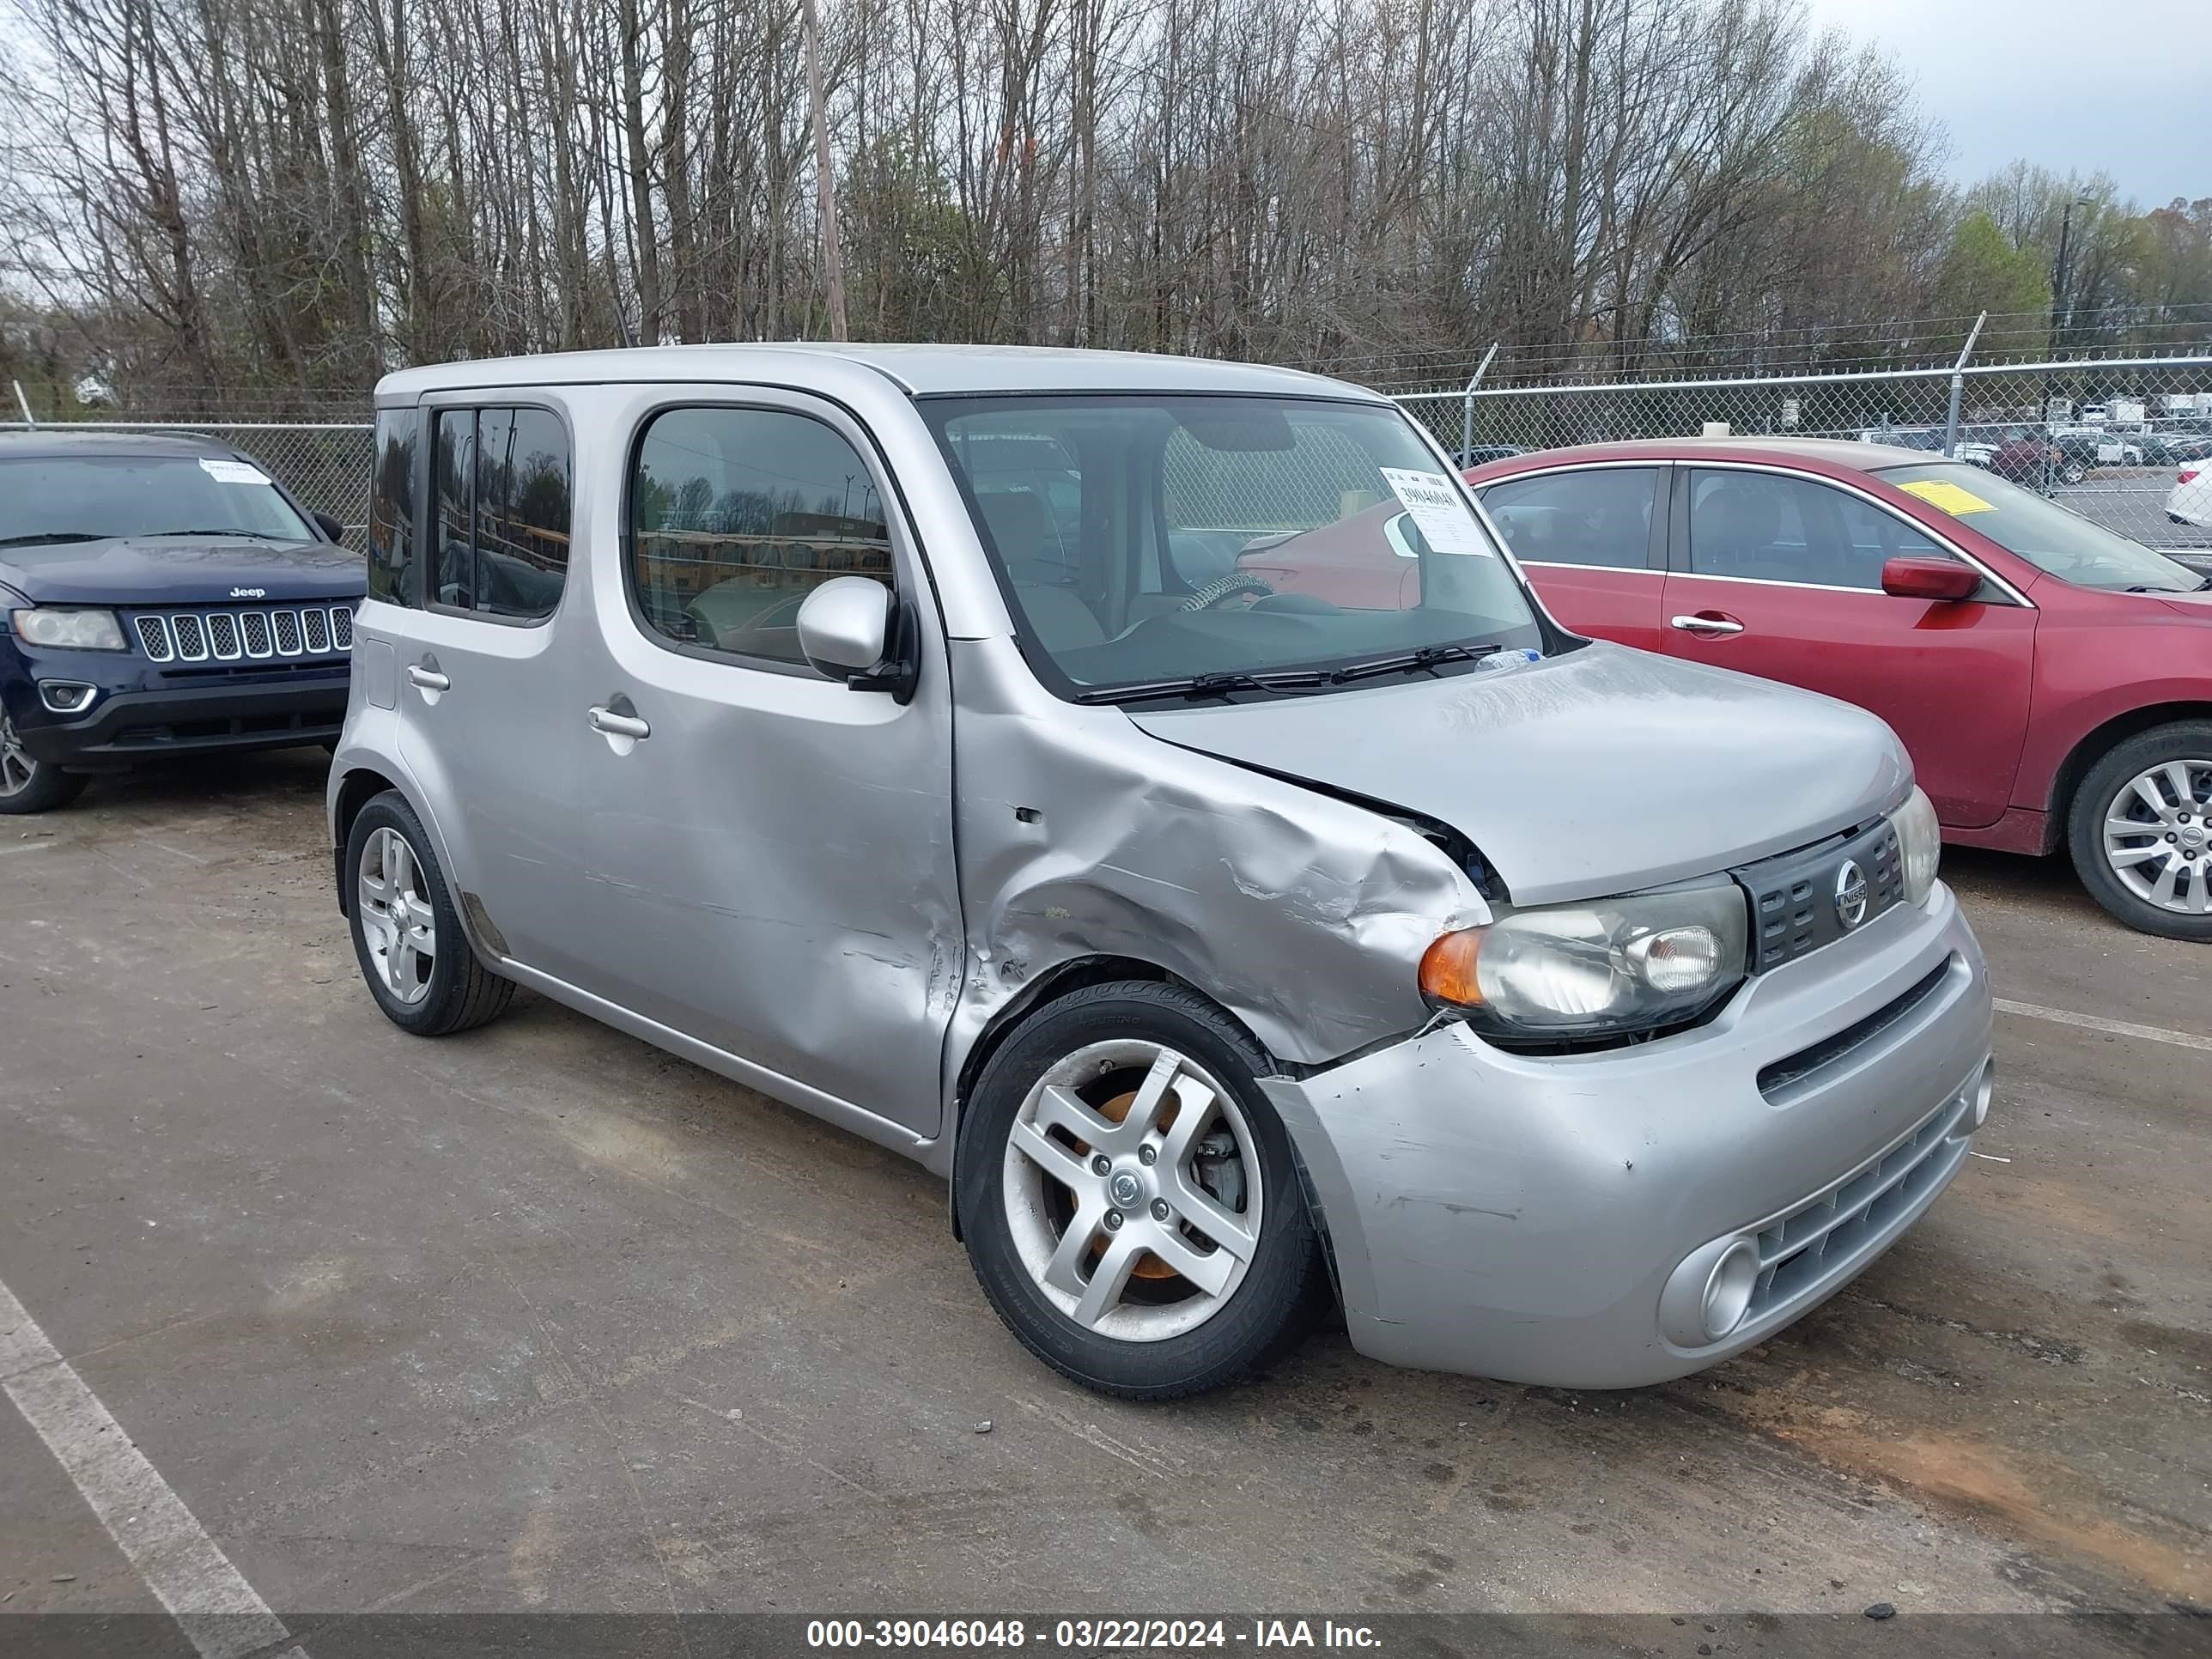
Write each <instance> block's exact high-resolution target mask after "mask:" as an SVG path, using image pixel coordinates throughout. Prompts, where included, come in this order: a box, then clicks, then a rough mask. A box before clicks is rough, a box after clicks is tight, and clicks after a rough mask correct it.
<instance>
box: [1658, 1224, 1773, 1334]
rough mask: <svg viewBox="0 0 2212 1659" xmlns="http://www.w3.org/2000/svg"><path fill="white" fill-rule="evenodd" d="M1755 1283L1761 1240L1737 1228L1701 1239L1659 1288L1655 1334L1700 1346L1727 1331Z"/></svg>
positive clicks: (1738, 1320)
mask: <svg viewBox="0 0 2212 1659" xmlns="http://www.w3.org/2000/svg"><path fill="white" fill-rule="evenodd" d="M1758 1288H1759V1243H1758V1241H1757V1240H1756V1239H1754V1238H1753V1237H1751V1235H1749V1234H1748V1233H1736V1234H1733V1235H1731V1236H1730V1237H1726V1238H1717V1239H1715V1240H1713V1241H1712V1243H1710V1244H1704V1245H1700V1246H1699V1248H1698V1249H1694V1250H1692V1251H1691V1252H1690V1254H1689V1255H1686V1256H1685V1257H1683V1258H1682V1260H1681V1261H1680V1263H1679V1264H1678V1265H1677V1266H1676V1267H1675V1268H1674V1272H1673V1273H1669V1274H1668V1275H1667V1284H1666V1287H1665V1288H1664V1289H1663V1290H1662V1291H1660V1293H1659V1334H1660V1335H1662V1337H1664V1338H1665V1339H1666V1340H1668V1342H1670V1343H1672V1344H1674V1346H1676V1347H1678V1348H1690V1349H1695V1348H1703V1347H1708V1346H1711V1345H1712V1344H1713V1343H1716V1342H1718V1341H1719V1340H1721V1339H1722V1338H1723V1337H1726V1336H1729V1335H1731V1334H1734V1333H1735V1329H1736V1328H1737V1327H1739V1326H1741V1324H1742V1323H1743V1322H1744V1317H1745V1316H1746V1315H1747V1314H1748V1313H1749V1312H1750V1311H1751V1297H1752V1292H1753V1291H1755V1290H1757V1289H1758Z"/></svg>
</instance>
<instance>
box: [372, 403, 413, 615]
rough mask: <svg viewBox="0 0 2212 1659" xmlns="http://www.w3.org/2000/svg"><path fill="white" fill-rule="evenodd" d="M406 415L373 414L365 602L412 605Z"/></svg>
mask: <svg viewBox="0 0 2212 1659" xmlns="http://www.w3.org/2000/svg"><path fill="white" fill-rule="evenodd" d="M421 424H422V422H421V421H420V420H419V419H418V418H417V416H416V413H415V411H414V410H411V409H382V410H378V411H377V414H376V437H375V451H376V459H375V476H374V477H373V478H371V479H370V481H369V496H368V597H369V598H370V599H381V600H383V601H384V602H385V603H386V604H387V605H415V604H418V603H419V601H418V600H417V599H416V596H415V579H414V574H413V572H414V568H415V483H416V477H417V474H416V455H415V443H416V438H415V435H416V429H417V428H419V427H420V426H421Z"/></svg>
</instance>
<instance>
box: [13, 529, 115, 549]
mask: <svg viewBox="0 0 2212 1659" xmlns="http://www.w3.org/2000/svg"><path fill="white" fill-rule="evenodd" d="M106 539H107V538H106V537H105V536H95V535H94V534H93V533H92V532H89V531H86V530H34V531H33V532H31V533H30V534H29V535H27V536H0V547H27V546H29V545H30V544H33V542H47V543H54V542H104V541H106Z"/></svg>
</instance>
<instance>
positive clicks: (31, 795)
mask: <svg viewBox="0 0 2212 1659" xmlns="http://www.w3.org/2000/svg"><path fill="white" fill-rule="evenodd" d="M84 786H85V778H84V775H83V774H82V773H81V772H64V771H63V770H62V769H61V768H60V767H58V766H57V765H55V764H54V763H52V761H42V760H34V759H33V758H32V756H31V751H30V750H27V749H26V748H24V747H23V742H22V739H21V738H19V737H17V736H16V735H15V721H13V720H9V718H8V712H7V710H5V709H0V812H8V813H31V812H51V811H53V810H54V808H56V807H57V806H67V805H69V804H70V802H71V801H73V800H75V799H76V798H77V797H78V796H79V795H81V794H82V793H84Z"/></svg>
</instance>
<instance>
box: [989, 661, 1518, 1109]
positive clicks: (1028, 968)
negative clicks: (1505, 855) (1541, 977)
mask: <svg viewBox="0 0 2212 1659" xmlns="http://www.w3.org/2000/svg"><path fill="white" fill-rule="evenodd" d="M952 651H953V663H952V671H953V675H954V679H955V683H956V684H957V685H958V686H959V688H960V720H959V726H958V731H957V756H956V760H955V769H956V772H957V779H958V792H957V793H958V797H959V800H958V807H957V835H958V841H959V847H960V865H961V886H962V900H963V911H964V921H965V927H966V933H967V938H968V958H969V960H968V969H967V973H966V975H965V977H964V980H963V985H962V988H961V994H960V999H959V1001H958V1004H957V1006H956V1009H955V1012H954V1015H953V1020H952V1025H951V1032H950V1035H949V1040H948V1044H947V1048H948V1053H947V1056H946V1073H945V1074H946V1077H947V1078H948V1079H957V1078H958V1077H959V1076H960V1075H961V1074H962V1070H963V1063H964V1061H965V1059H966V1057H967V1055H968V1054H969V1051H970V1050H971V1049H972V1048H973V1047H974V1045H975V1042H976V1041H977V1039H978V1038H979V1037H980V1036H981V1034H982V1033H983V1032H984V1031H985V1030H987V1028H988V1027H989V1026H990V1025H991V1024H992V1022H993V1020H994V1018H996V1017H998V1016H999V1014H1000V1012H1002V1011H1003V1010H1005V1009H1006V1007H1007V1006H1008V1005H1009V1004H1010V1003H1011V1002H1012V1000H1014V999H1015V998H1016V997H1017V996H1018V995H1019V994H1020V993H1021V991H1022V988H1023V987H1024V986H1025V985H1027V984H1029V983H1030V981H1033V980H1035V979H1036V978H1037V977H1038V976H1039V975H1045V974H1048V973H1050V972H1052V971H1053V970H1054V969H1056V968H1059V967H1060V966H1062V965H1064V964H1066V963H1071V962H1075V961H1079V960H1081V959H1084V958H1086V957H1100V956H1108V957H1127V958H1132V959H1134V960H1137V961H1140V962H1145V963H1151V964H1152V965H1153V966H1155V967H1157V968H1158V969H1163V970H1164V971H1165V972H1167V973H1170V974H1172V975H1176V977H1178V978H1181V979H1182V980H1185V981H1188V983H1190V984H1191V985H1192V986H1194V987H1196V988H1197V989H1198V990H1200V991H1201V992H1203V993H1204V994H1206V995H1207V996H1209V997H1211V998H1212V999H1213V1000H1215V1001H1216V1002H1218V1004H1220V1006H1222V1007H1223V1008H1224V1009H1225V1010H1226V1011H1227V1012H1229V1013H1231V1014H1232V1015H1233V1016H1235V1017H1236V1018H1237V1019H1238V1020H1240V1021H1242V1022H1243V1024H1244V1025H1245V1027H1246V1028H1247V1029H1248V1030H1249V1031H1250V1032H1251V1033H1252V1035H1253V1036H1255V1038H1257V1039H1258V1040H1259V1042H1261V1045H1262V1046H1263V1047H1265V1048H1267V1051H1268V1052H1269V1053H1270V1054H1273V1055H1274V1056H1276V1057H1277V1058H1278V1059H1279V1060H1283V1061H1285V1062H1288V1063H1289V1064H1291V1065H1292V1066H1301V1067H1303V1066H1319V1065H1324V1064H1326V1063H1328V1061H1330V1060H1336V1059H1338V1058H1340V1057H1341V1056H1343V1055H1345V1054H1349V1053H1351V1052H1352V1051H1353V1050H1355V1049H1357V1048H1362V1047H1364V1046H1365V1045H1367V1044H1369V1043H1372V1042H1378V1041H1380V1040H1382V1039H1384V1038H1386V1037H1389V1036H1396V1035H1400V1034H1402V1033H1404V1032H1407V1031H1410V1030H1413V1029H1415V1028H1417V1027H1418V1026H1419V1025H1420V1024H1421V1023H1422V1022H1423V1021H1424V1020H1425V1018H1427V1017H1428V1012H1429V1011H1428V1009H1427V1007H1426V1006H1425V1004H1424V1003H1423V1001H1422V1000H1421V995H1420V991H1419V986H1418V983H1417V980H1416V976H1417V974H1418V971H1419V963H1420V957H1421V953H1422V951H1424V950H1425V949H1426V948H1427V947H1428V945H1429V944H1430V943H1431V941H1432V940H1433V939H1435V938H1436V936H1437V934H1438V933H1443V932H1445V931H1447V930H1449V929H1451V928H1455V927H1474V926H1477V925H1480V923H1482V922H1485V921H1488V920H1489V919H1490V912H1489V908H1488V907H1487V906H1486V904H1485V903H1484V902H1483V900H1482V897H1481V896H1480V894H1479V893H1477V892H1476V890H1475V888H1474V883H1473V882H1472V881H1471V880H1470V879H1469V878H1468V875H1467V874H1466V872H1464V871H1462V870H1461V869H1460V868H1459V867H1458V866H1456V865H1455V864H1454V863H1453V861H1452V860H1451V859H1450V858H1449V857H1448V856H1446V854H1444V853H1443V852H1442V851H1440V850H1439V849H1438V848H1436V847H1434V846H1432V845H1431V843H1430V842H1428V841H1427V840H1425V838H1424V837H1423V836H1421V835H1420V834H1419V833H1418V832H1417V831H1416V830H1414V829H1410V828H1407V826H1405V825H1404V824H1401V823H1395V822H1393V821H1392V820H1391V819H1389V818H1388V817H1383V816H1382V815H1381V814H1379V813H1377V812H1376V811H1370V810H1368V809H1366V808H1364V807H1360V806H1358V805H1352V804H1351V803H1349V802H1346V801H1343V800H1340V799H1334V798H1333V797H1330V796H1328V795H1324V794H1322V793H1317V792H1316V791H1314V790H1311V789H1309V788H1306V787H1303V786H1300V785H1298V784H1295V783H1291V782H1288V781H1283V780H1280V779H1277V778H1273V777H1269V776H1267V775H1261V774H1259V773H1255V772H1253V771H1249V770H1248V769H1243V768H1241V767H1238V766H1236V765H1233V764H1231V763H1225V762H1222V761H1218V760H1216V759H1213V758H1212V757H1208V756H1205V755H1200V754H1196V753H1194V752H1191V751H1189V750H1182V749H1178V748H1176V747H1175V746H1173V745H1171V744H1164V743H1162V742H1160V741H1158V739H1157V738H1151V737H1148V736H1147V735H1146V734H1145V733H1144V732H1141V731H1139V729H1138V728H1137V727H1136V726H1134V725H1133V723H1132V722H1131V721H1130V720H1129V719H1128V717H1127V715H1126V714H1123V713H1122V712H1121V710H1120V709H1119V708H1113V707H1110V706H1102V707H1096V708H1090V707H1083V706H1078V705H1069V704H1066V703H1062V702H1058V701H1056V700H1054V699H1052V698H1050V697H1048V696H1047V695H1046V694H1045V693H1044V692H1043V691H1042V690H1041V689H1040V688H1038V687H1037V686H1036V682H1035V680H1034V679H1033V678H1030V676H1029V675H1028V673H1027V671H1026V669H1025V668H1024V665H1023V664H1022V663H1021V661H1020V659H1019V658H1018V656H1017V655H1016V654H1015V650H1014V647H1013V646H1012V644H1011V642H1008V641H1003V640H1000V641H954V642H953V644H952ZM947 1129H948V1138H949V1134H950V1130H951V1119H950V1117H948V1119H947Z"/></svg>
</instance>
